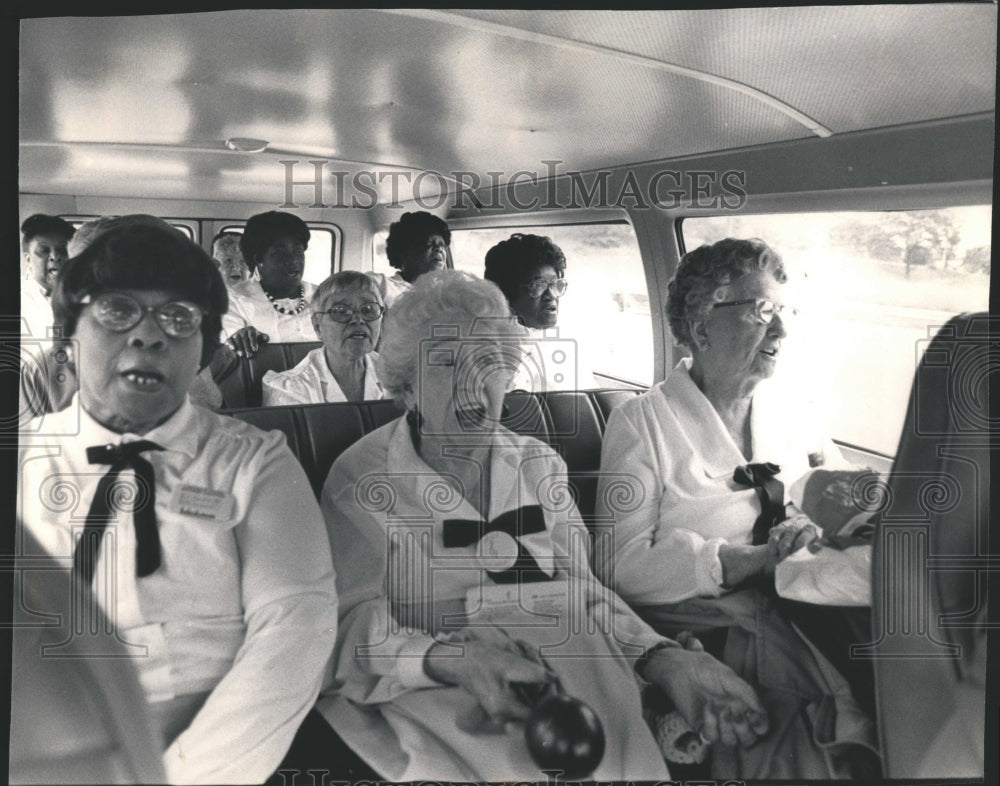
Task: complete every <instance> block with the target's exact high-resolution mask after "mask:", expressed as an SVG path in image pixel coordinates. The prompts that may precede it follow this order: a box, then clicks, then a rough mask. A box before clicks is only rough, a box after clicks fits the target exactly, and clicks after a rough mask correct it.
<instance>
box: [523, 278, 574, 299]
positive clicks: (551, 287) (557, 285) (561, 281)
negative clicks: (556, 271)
mask: <svg viewBox="0 0 1000 786" xmlns="http://www.w3.org/2000/svg"><path fill="white" fill-rule="evenodd" d="M568 286H569V282H568V281H567V280H566V279H565V278H557V279H555V280H553V281H547V280H546V279H544V278H536V279H535V280H533V281H529V282H528V283H527V284H521V289H523V290H524V291H525V292H527V293H528V294H529V295H531V297H535V298H538V297H541V296H542V295H543V294H545V292H546V290H548V291H549V292H551V293H552V296H553V297H562V296H563V295H565V294H566V288H567V287H568Z"/></svg>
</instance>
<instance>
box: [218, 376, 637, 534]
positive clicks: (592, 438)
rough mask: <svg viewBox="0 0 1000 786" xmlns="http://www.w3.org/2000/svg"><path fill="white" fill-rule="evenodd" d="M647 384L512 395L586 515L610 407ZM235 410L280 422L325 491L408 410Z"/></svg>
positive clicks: (513, 418) (511, 416) (518, 419)
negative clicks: (351, 454)
mask: <svg viewBox="0 0 1000 786" xmlns="http://www.w3.org/2000/svg"><path fill="white" fill-rule="evenodd" d="M640 392H641V391H638V390H636V391H607V390H588V391H553V392H550V393H525V392H523V391H517V392H514V393H510V394H508V395H507V398H506V401H505V404H504V415H503V421H502V422H503V424H504V425H505V426H506V427H507V428H509V429H510V430H511V431H514V432H516V433H518V434H525V435H527V436H531V437H535V438H536V439H539V440H541V441H542V442H545V443H546V444H548V445H550V446H551V447H552V448H553V449H555V451H556V452H557V453H559V455H560V456H562V458H563V459H564V460H565V461H566V466H567V469H568V471H569V472H568V474H569V482H570V487H571V490H572V493H573V494H574V497H575V499H576V501H577V507H578V508H579V510H580V513H581V515H582V516H583V518H584V521H590V520H591V519H592V517H593V513H594V502H595V498H596V493H597V477H598V473H599V470H600V467H601V441H602V439H603V437H604V429H605V427H606V425H607V416H608V413H610V410H611V407H612V406H614V405H616V404H617V403H620V402H621V401H624V400H625V399H626V398H627V397H631V396H635V395H638V394H639V393H640ZM228 414H230V415H232V416H233V417H236V418H239V419H240V420H244V421H246V422H248V423H252V424H253V425H255V426H258V427H259V428H264V429H278V430H280V431H282V432H284V434H285V435H286V436H287V437H288V445H289V447H290V448H291V450H292V452H293V453H294V454H295V455H296V456H297V457H298V459H299V462H300V463H301V464H302V467H303V469H304V470H305V471H306V474H307V475H308V476H309V481H310V483H311V484H312V487H313V490H314V491H315V492H316V494H317V496H318V495H319V492H320V490H321V489H322V487H323V484H324V483H325V482H326V476H327V475H328V474H329V472H330V467H331V465H332V464H333V462H334V461H336V459H337V457H338V456H339V455H340V454H341V453H343V452H344V451H345V450H346V449H347V448H349V447H350V446H351V445H352V444H354V443H355V442H356V441H357V440H359V439H361V437H363V436H364V435H365V434H367V433H369V432H371V431H373V430H375V429H377V428H379V427H381V426H383V425H385V424H386V423H389V422H391V421H392V420H395V419H396V418H398V417H400V416H401V415H402V411H401V410H400V409H399V408H398V407H397V406H396V403H395V402H394V401H392V400H386V399H383V400H380V401H363V402H357V403H355V402H340V403H335V404H302V405H296V406H290V407H248V408H242V409H236V410H232V411H230V412H229V413H228Z"/></svg>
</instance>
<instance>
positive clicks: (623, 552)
mask: <svg viewBox="0 0 1000 786" xmlns="http://www.w3.org/2000/svg"><path fill="white" fill-rule="evenodd" d="M689 369H690V359H689V358H685V359H683V360H681V362H680V363H678V365H677V366H676V367H675V368H674V370H673V372H672V373H671V374H670V375H669V376H668V377H667V379H666V380H664V382H662V383H661V384H659V385H656V386H655V387H653V388H652V389H651V390H650V391H649V392H648V393H645V394H643V395H641V396H638V397H636V398H634V399H632V400H630V401H627V402H625V403H624V404H622V405H621V406H620V407H618V408H617V409H615V410H614V411H613V412H612V413H611V417H610V419H609V421H608V428H607V432H606V434H605V435H604V441H603V448H602V454H601V479H600V484H599V486H598V492H597V508H596V510H597V514H598V516H599V517H600V519H602V520H603V521H605V522H607V523H608V524H609V525H612V524H613V527H612V533H613V534H612V535H611V536H610V537H608V538H603V539H601V538H599V539H598V542H597V544H596V548H595V565H594V567H595V572H596V573H597V575H598V576H599V577H600V578H601V579H602V580H603V581H604V582H605V583H607V584H609V586H612V587H614V589H615V590H616V591H617V592H618V594H620V595H621V596H622V597H623V598H624V599H625V600H626V601H628V602H629V603H632V604H661V603H677V602H680V601H682V600H686V599H688V598H693V597H717V596H719V595H721V594H722V593H723V592H724V591H725V590H724V588H723V587H722V580H723V576H722V565H721V563H720V562H719V546H720V545H722V544H723V543H734V544H735V543H738V544H749V543H750V542H751V535H752V531H753V523H754V521H755V519H756V518H757V516H758V515H759V514H760V503H759V501H758V498H757V494H756V492H755V491H754V490H753V489H751V488H747V487H744V486H740V485H738V484H736V483H735V482H734V481H733V479H732V476H733V470H734V469H735V468H736V467H737V466H739V465H741V464H746V463H748V461H752V462H763V461H770V462H772V463H775V464H778V465H779V466H780V467H781V472H780V474H779V475H778V476H777V477H778V479H779V480H781V481H782V482H783V483H784V484H785V494H786V500H790V501H792V502H796V503H800V502H801V500H796V499H794V498H792V493H793V488H792V486H793V483H794V481H795V480H796V479H798V478H799V477H801V476H802V475H804V474H805V473H807V472H808V471H809V469H810V466H809V455H810V454H811V453H821V454H822V455H823V457H824V465H823V466H824V467H825V468H827V469H831V468H842V467H845V466H848V465H847V464H846V462H845V461H844V458H843V456H842V455H841V453H840V451H839V450H838V448H837V447H836V445H834V444H833V442H832V440H830V439H828V438H826V437H824V436H823V435H822V433H821V432H822V426H821V424H820V422H819V421H818V420H817V419H816V418H815V416H814V414H813V413H811V412H810V411H809V410H808V409H807V408H806V407H805V406H802V405H801V404H800V402H797V401H794V400H790V398H789V396H787V395H785V394H784V391H783V390H782V388H781V385H780V384H779V383H776V382H775V381H774V380H765V381H764V382H761V383H760V385H759V386H758V388H757V391H756V393H755V395H754V398H753V406H752V410H751V413H750V431H751V437H752V445H753V456H752V457H750V458H749V459H748V458H746V457H744V456H743V454H742V452H741V451H740V449H739V448H738V447H737V446H736V443H735V442H734V441H733V439H732V437H731V436H730V435H729V432H728V431H727V430H726V427H725V425H724V424H723V423H722V419H721V418H720V417H719V415H718V413H717V412H716V411H715V408H714V407H713V406H712V404H711V402H709V400H708V399H707V398H706V397H705V396H704V394H703V393H702V392H701V391H700V390H699V389H698V387H697V385H695V384H694V382H693V381H692V379H691V376H690V373H689ZM829 551H830V550H826V549H824V550H823V551H821V552H820V554H822V555H823V556H822V557H816V556H815V555H811V554H809V552H807V551H805V550H802V552H804V553H797V554H796V555H793V556H794V557H796V559H795V560H792V559H791V558H789V559H786V560H785V561H784V562H782V563H781V564H780V565H779V566H778V571H777V575H776V583H777V585H778V586H779V591H781V589H782V587H783V586H784V585H787V584H789V583H797V579H798V577H797V576H796V577H795V578H796V581H790V578H791V577H790V576H783V575H782V573H783V571H792V570H793V569H796V568H795V566H798V568H797V569H801V566H802V564H803V563H804V562H808V561H809V560H810V559H812V560H814V561H822V562H824V563H825V562H826V561H827V560H829V559H831V557H834V556H836V555H841V554H847V553H848V552H851V551H854V552H858V551H861V552H869V550H868V549H867V548H865V549H849V550H848V552H830V553H825V552H829ZM850 556H851V560H852V564H853V561H854V560H855V558H860V559H861V564H859V565H857V566H855V568H856V570H859V571H861V572H864V571H865V569H866V564H867V563H865V562H864V559H865V557H866V556H867V555H858V554H854V555H850ZM833 561H834V562H837V563H841V562H843V557H839V556H837V557H836V559H834V560H833ZM855 568H852V570H855ZM797 569H796V570H797ZM865 578H867V574H865ZM809 584H810V586H809V587H807V588H805V589H804V590H803V594H798V593H796V592H795V591H794V590H791V591H789V592H788V593H786V592H782V594H788V596H789V597H795V598H796V599H798V600H808V601H812V602H824V601H822V600H820V599H818V598H817V596H816V587H817V586H819V585H820V584H821V582H809ZM825 602H834V601H830V600H827V601H825Z"/></svg>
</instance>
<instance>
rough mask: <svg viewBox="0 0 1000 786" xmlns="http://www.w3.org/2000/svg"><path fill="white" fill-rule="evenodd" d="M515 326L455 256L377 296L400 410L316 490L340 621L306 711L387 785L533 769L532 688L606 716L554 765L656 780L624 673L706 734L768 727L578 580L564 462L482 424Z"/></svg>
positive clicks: (502, 375)
mask: <svg viewBox="0 0 1000 786" xmlns="http://www.w3.org/2000/svg"><path fill="white" fill-rule="evenodd" d="M522 333H523V328H521V327H520V326H519V325H518V324H517V323H516V321H515V319H514V318H513V317H512V316H511V314H510V309H509V307H508V304H507V300H506V298H505V297H504V295H503V293H502V292H501V291H500V290H499V289H498V288H497V287H496V286H495V285H493V284H492V283H490V282H487V281H483V280H481V279H478V278H476V277H474V276H471V275H469V274H467V273H462V272H458V271H438V272H432V273H427V274H426V275H423V276H421V277H420V279H419V280H418V281H416V282H415V283H414V285H413V286H412V287H411V288H410V289H408V290H407V291H406V292H405V293H403V294H402V295H401V296H400V298H399V299H398V300H397V301H396V302H395V303H394V304H393V306H392V308H391V309H389V312H388V315H387V317H386V324H385V334H384V336H383V340H382V348H381V356H380V359H379V368H380V379H381V380H382V385H383V387H384V388H385V389H386V391H387V392H388V393H389V394H391V395H393V396H394V397H395V398H396V400H397V402H399V403H400V404H401V405H402V406H403V407H405V409H406V415H405V417H401V418H399V419H398V420H395V421H393V422H391V423H389V424H387V425H385V426H383V427H382V428H380V429H378V430H376V431H374V432H372V433H370V434H368V435H367V436H366V437H365V438H363V439H361V440H359V441H358V442H356V443H355V444H354V445H352V446H351V447H350V448H349V449H348V450H347V451H345V452H344V453H343V454H342V455H341V456H340V457H339V458H338V459H337V461H336V462H335V463H334V465H333V467H332V468H331V470H330V475H329V477H328V478H327V481H326V484H325V486H324V488H323V493H322V497H321V508H322V509H323V512H324V516H325V518H326V522H327V528H328V533H329V536H330V542H331V545H332V547H333V553H334V554H335V557H334V561H335V567H336V571H337V577H338V578H337V581H338V588H339V592H340V606H339V609H340V620H341V622H340V633H341V635H340V636H339V637H338V644H337V649H336V651H335V653H334V659H333V670H332V673H331V675H330V676H331V681H330V683H329V684H328V688H327V689H326V691H325V692H324V695H322V696H321V697H320V700H319V702H318V704H317V708H318V709H319V711H320V712H321V713H322V714H323V715H324V717H325V718H326V719H327V721H328V722H329V723H330V724H331V725H332V726H333V727H334V728H335V729H336V731H337V732H338V733H339V734H340V735H341V736H342V737H343V738H344V739H345V740H346V741H347V742H348V743H349V744H350V745H351V747H352V748H354V749H355V750H356V751H357V752H358V753H359V754H360V755H361V756H362V758H364V759H365V760H366V761H368V763H369V764H370V765H371V766H372V767H373V768H374V769H375V770H376V771H377V772H378V773H379V775H380V776H382V777H386V778H390V779H391V780H393V781H408V780H424V779H428V778H433V779H435V780H445V781H449V780H450V781H483V780H528V781H536V780H540V779H542V775H543V773H542V769H544V768H543V767H540V762H539V759H537V758H536V759H534V760H533V758H532V755H537V750H536V749H535V748H534V747H532V746H533V744H536V743H537V744H540V745H542V746H544V745H545V744H546V742H545V740H546V734H547V732H546V731H545V730H544V729H538V728H535V733H534V735H532V734H531V733H530V732H531V729H532V728H534V727H533V726H532V724H531V719H530V717H529V716H530V714H531V708H532V705H533V704H534V703H535V700H536V699H537V698H538V697H540V696H542V695H545V694H547V693H550V692H551V693H557V694H559V693H566V694H569V695H571V696H575V697H577V698H578V699H579V700H582V701H583V702H585V703H586V704H588V705H589V706H590V707H591V708H592V709H593V710H594V711H595V712H596V713H597V716H598V717H599V718H600V722H602V723H603V725H604V729H605V734H604V740H605V741H606V746H605V747H604V748H603V757H602V756H601V755H600V754H599V753H597V754H596V755H595V756H594V757H593V758H591V759H588V762H587V767H583V764H582V763H581V762H576V764H580V766H581V767H583V769H582V770H576V771H575V772H569V771H565V772H564V773H563V774H564V775H565V776H566V777H568V778H573V776H574V774H575V776H576V778H582V777H588V776H591V774H592V777H594V778H597V779H599V780H624V779H626V778H628V779H640V780H660V779H663V778H666V777H668V772H667V768H666V765H665V763H664V760H663V756H662V754H661V752H660V750H659V747H658V746H657V743H656V740H655V739H654V737H653V735H652V734H651V733H650V730H649V728H648V727H647V725H646V723H645V721H644V719H643V715H642V707H641V702H640V689H639V680H638V679H637V677H636V672H638V673H639V674H641V675H642V676H643V677H644V678H645V679H646V680H648V681H649V682H651V683H653V684H655V685H657V686H659V687H660V688H662V689H663V690H664V691H665V692H666V693H667V694H668V695H669V696H670V697H671V698H672V699H673V701H674V703H675V704H676V706H677V708H678V710H680V711H681V712H682V713H683V714H684V715H685V717H687V718H688V719H689V721H690V723H691V724H692V725H694V726H695V728H697V729H699V730H701V731H702V732H703V733H704V735H705V736H706V737H707V738H709V739H716V738H719V737H720V736H721V737H722V738H725V739H728V740H731V741H732V742H733V743H735V742H736V741H737V739H738V740H739V741H740V742H741V743H743V744H751V743H752V742H753V741H754V740H755V739H756V737H757V735H758V734H760V733H761V732H762V731H763V730H764V729H765V728H766V727H767V718H766V715H765V714H764V713H763V712H761V711H760V707H759V705H758V703H757V699H756V696H755V695H754V692H753V690H752V689H750V688H749V686H748V685H746V683H744V682H743V681H742V680H740V679H739V678H738V677H736V675H735V674H734V673H733V672H732V670H731V669H729V668H728V667H726V666H724V665H723V664H721V663H719V662H718V661H717V660H716V659H714V658H712V657H711V656H709V655H707V654H706V653H705V652H703V651H697V650H693V649H688V648H686V647H684V646H681V645H680V644H678V642H676V641H672V640H670V639H667V638H664V637H662V636H659V635H657V634H656V633H655V632H654V631H653V630H651V629H650V628H649V627H648V626H647V625H646V624H645V623H643V622H642V621H641V620H640V619H639V618H638V617H637V616H636V615H635V614H634V613H633V612H632V611H631V609H629V608H628V606H626V605H625V604H624V603H623V602H622V601H621V600H620V599H619V598H618V597H616V596H615V595H614V593H612V592H610V591H609V590H608V589H607V588H606V587H603V586H601V585H600V583H599V582H597V581H596V579H595V578H594V576H593V574H592V573H591V572H590V568H589V565H588V551H589V543H590V541H589V536H588V534H587V532H586V529H585V528H584V526H583V525H582V523H581V521H580V516H579V513H578V512H577V509H576V506H575V505H574V504H573V503H572V499H571V497H570V495H569V494H567V493H566V492H567V489H566V485H567V480H566V465H565V463H564V462H563V460H562V459H561V458H560V457H559V456H558V455H556V453H555V452H554V451H553V450H552V449H551V448H549V447H548V446H546V445H544V444H542V443H541V442H538V441H537V440H535V439H532V438H530V437H526V436H521V435H517V434H515V433H513V432H511V431H508V430H507V429H506V428H504V427H503V426H501V425H500V419H501V415H502V412H503V407H504V395H505V392H506V390H507V388H508V385H509V381H510V377H511V375H512V374H513V371H514V367H515V365H516V363H517V360H518V358H519V351H518V348H517V345H518V342H519V341H520V339H521V338H522ZM543 612H544V616H543V617H540V616H539V614H540V613H543ZM543 619H544V622H542V620H543ZM602 621H603V624H602ZM526 719H527V721H528V722H527V731H526V728H525V725H524V724H525V721H526ZM557 734H558V733H557ZM589 739H590V741H591V742H592V741H593V738H589ZM590 750H591V751H592V752H593V751H594V750H595V749H594V748H593V747H591V748H590ZM529 751H531V753H529Z"/></svg>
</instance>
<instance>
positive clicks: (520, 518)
mask: <svg viewBox="0 0 1000 786" xmlns="http://www.w3.org/2000/svg"><path fill="white" fill-rule="evenodd" d="M544 531H545V513H544V511H543V510H542V508H541V507H540V506H538V505H525V506H523V507H520V508H517V509H516V510H508V511H507V512H506V513H501V514H500V515H499V516H497V517H496V518H495V519H493V520H492V521H482V520H480V521H476V520H473V519H446V520H445V522H444V545H445V548H449V549H451V548H459V547H462V546H471V545H472V544H474V543H478V542H479V541H480V540H482V538H483V537H485V536H486V535H487V534H489V533H490V532H504V533H506V534H508V535H510V536H511V537H512V538H513V539H514V542H515V543H516V544H517V557H516V559H515V560H514V564H513V565H512V566H511V567H509V568H507V569H506V570H498V571H492V570H487V573H488V574H489V576H490V578H491V579H493V581H495V582H496V583H497V584H514V583H516V582H529V581H550V580H551V579H552V576H550V575H549V574H548V573H546V572H545V571H544V570H542V569H541V568H540V567H539V566H538V562H537V561H536V560H535V558H534V557H533V556H531V552H529V551H528V550H527V549H526V548H525V547H524V544H522V543H521V536H522V535H533V534H534V533H536V532H544Z"/></svg>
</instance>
